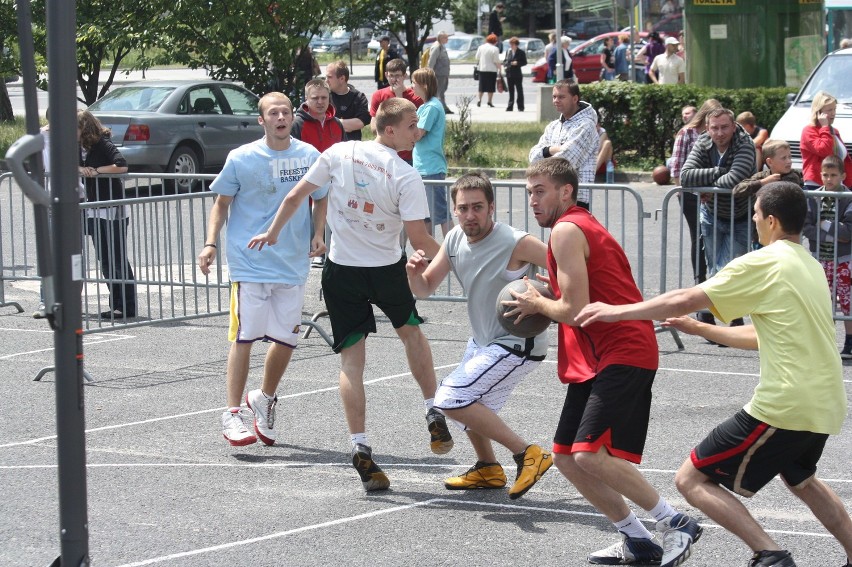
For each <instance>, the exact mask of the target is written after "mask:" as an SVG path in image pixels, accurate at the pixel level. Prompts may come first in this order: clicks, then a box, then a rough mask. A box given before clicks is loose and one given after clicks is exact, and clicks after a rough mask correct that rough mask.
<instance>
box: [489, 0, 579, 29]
mask: <svg viewBox="0 0 852 567" xmlns="http://www.w3.org/2000/svg"><path fill="white" fill-rule="evenodd" d="M495 3H496V2H495ZM503 3H504V4H505V5H506V11H505V12H504V14H505V15H506V20H507V21H509V22H511V23H512V24H514V25H516V26H517V27H519V28H521V29H526V30H527V31H526V34H527V36H529V37H535V36H536V31H537V30H538V29H539V23H542V21H545V22H548V23H549V26H552V25H553V2H552V1H551V0H503ZM567 4H568V3H567V2H563V3H562V5H563V7H564V6H566V5H567Z"/></svg>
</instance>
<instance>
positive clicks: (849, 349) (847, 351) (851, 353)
mask: <svg viewBox="0 0 852 567" xmlns="http://www.w3.org/2000/svg"><path fill="white" fill-rule="evenodd" d="M35 316H36V314H35V313H33V317H35ZM840 358H842V359H843V360H849V359H852V344H850V343H844V345H843V350H841V351H840ZM847 565H848V564H847Z"/></svg>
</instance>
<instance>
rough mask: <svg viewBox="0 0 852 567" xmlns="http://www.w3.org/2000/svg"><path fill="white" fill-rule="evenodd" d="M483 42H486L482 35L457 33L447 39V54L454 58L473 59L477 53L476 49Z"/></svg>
mask: <svg viewBox="0 0 852 567" xmlns="http://www.w3.org/2000/svg"><path fill="white" fill-rule="evenodd" d="M483 43H485V38H484V37H482V36H481V35H468V34H466V33H457V34H454V35H453V36H452V37H450V39H449V40H448V41H447V45H446V47H447V55H448V56H449V57H450V59H452V60H459V59H472V58H473V56H474V55H476V50H477V49H478V48H479V46H480V45H482V44H483Z"/></svg>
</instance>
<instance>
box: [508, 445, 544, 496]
mask: <svg viewBox="0 0 852 567" xmlns="http://www.w3.org/2000/svg"><path fill="white" fill-rule="evenodd" d="M512 458H513V459H515V462H516V463H517V464H518V476H517V477H516V478H515V484H513V485H512V488H510V489H509V498H511V499H512V500H514V499H516V498H520V497H521V496H523V495H524V494H526V492H527V490H529V489H530V488H532V487H533V485H534V484H535V483H537V482H538V481H539V479H540V478H541V477H543V476H544V473H545V472H547V469H549V468H550V466H551V465H552V464H553V458H552V457H551V456H550V453H545V452H544V451H542V450H541V447H539V446H538V445H530V446H529V447H527V448H526V449H524V452H523V453H518V454H517V455H513V456H512Z"/></svg>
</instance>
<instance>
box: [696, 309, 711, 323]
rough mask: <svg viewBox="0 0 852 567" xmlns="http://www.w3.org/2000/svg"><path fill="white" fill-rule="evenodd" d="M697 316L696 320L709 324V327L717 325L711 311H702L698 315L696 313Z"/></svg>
mask: <svg viewBox="0 0 852 567" xmlns="http://www.w3.org/2000/svg"><path fill="white" fill-rule="evenodd" d="M695 315H696V317H695V318H696V319H698V320H699V321H701V322H702V323H707V324H708V325H715V324H716V318H715V317H713V314H712V313H710V312H709V311H704V310H701V311H699V312H698V313H696V314H695Z"/></svg>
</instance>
